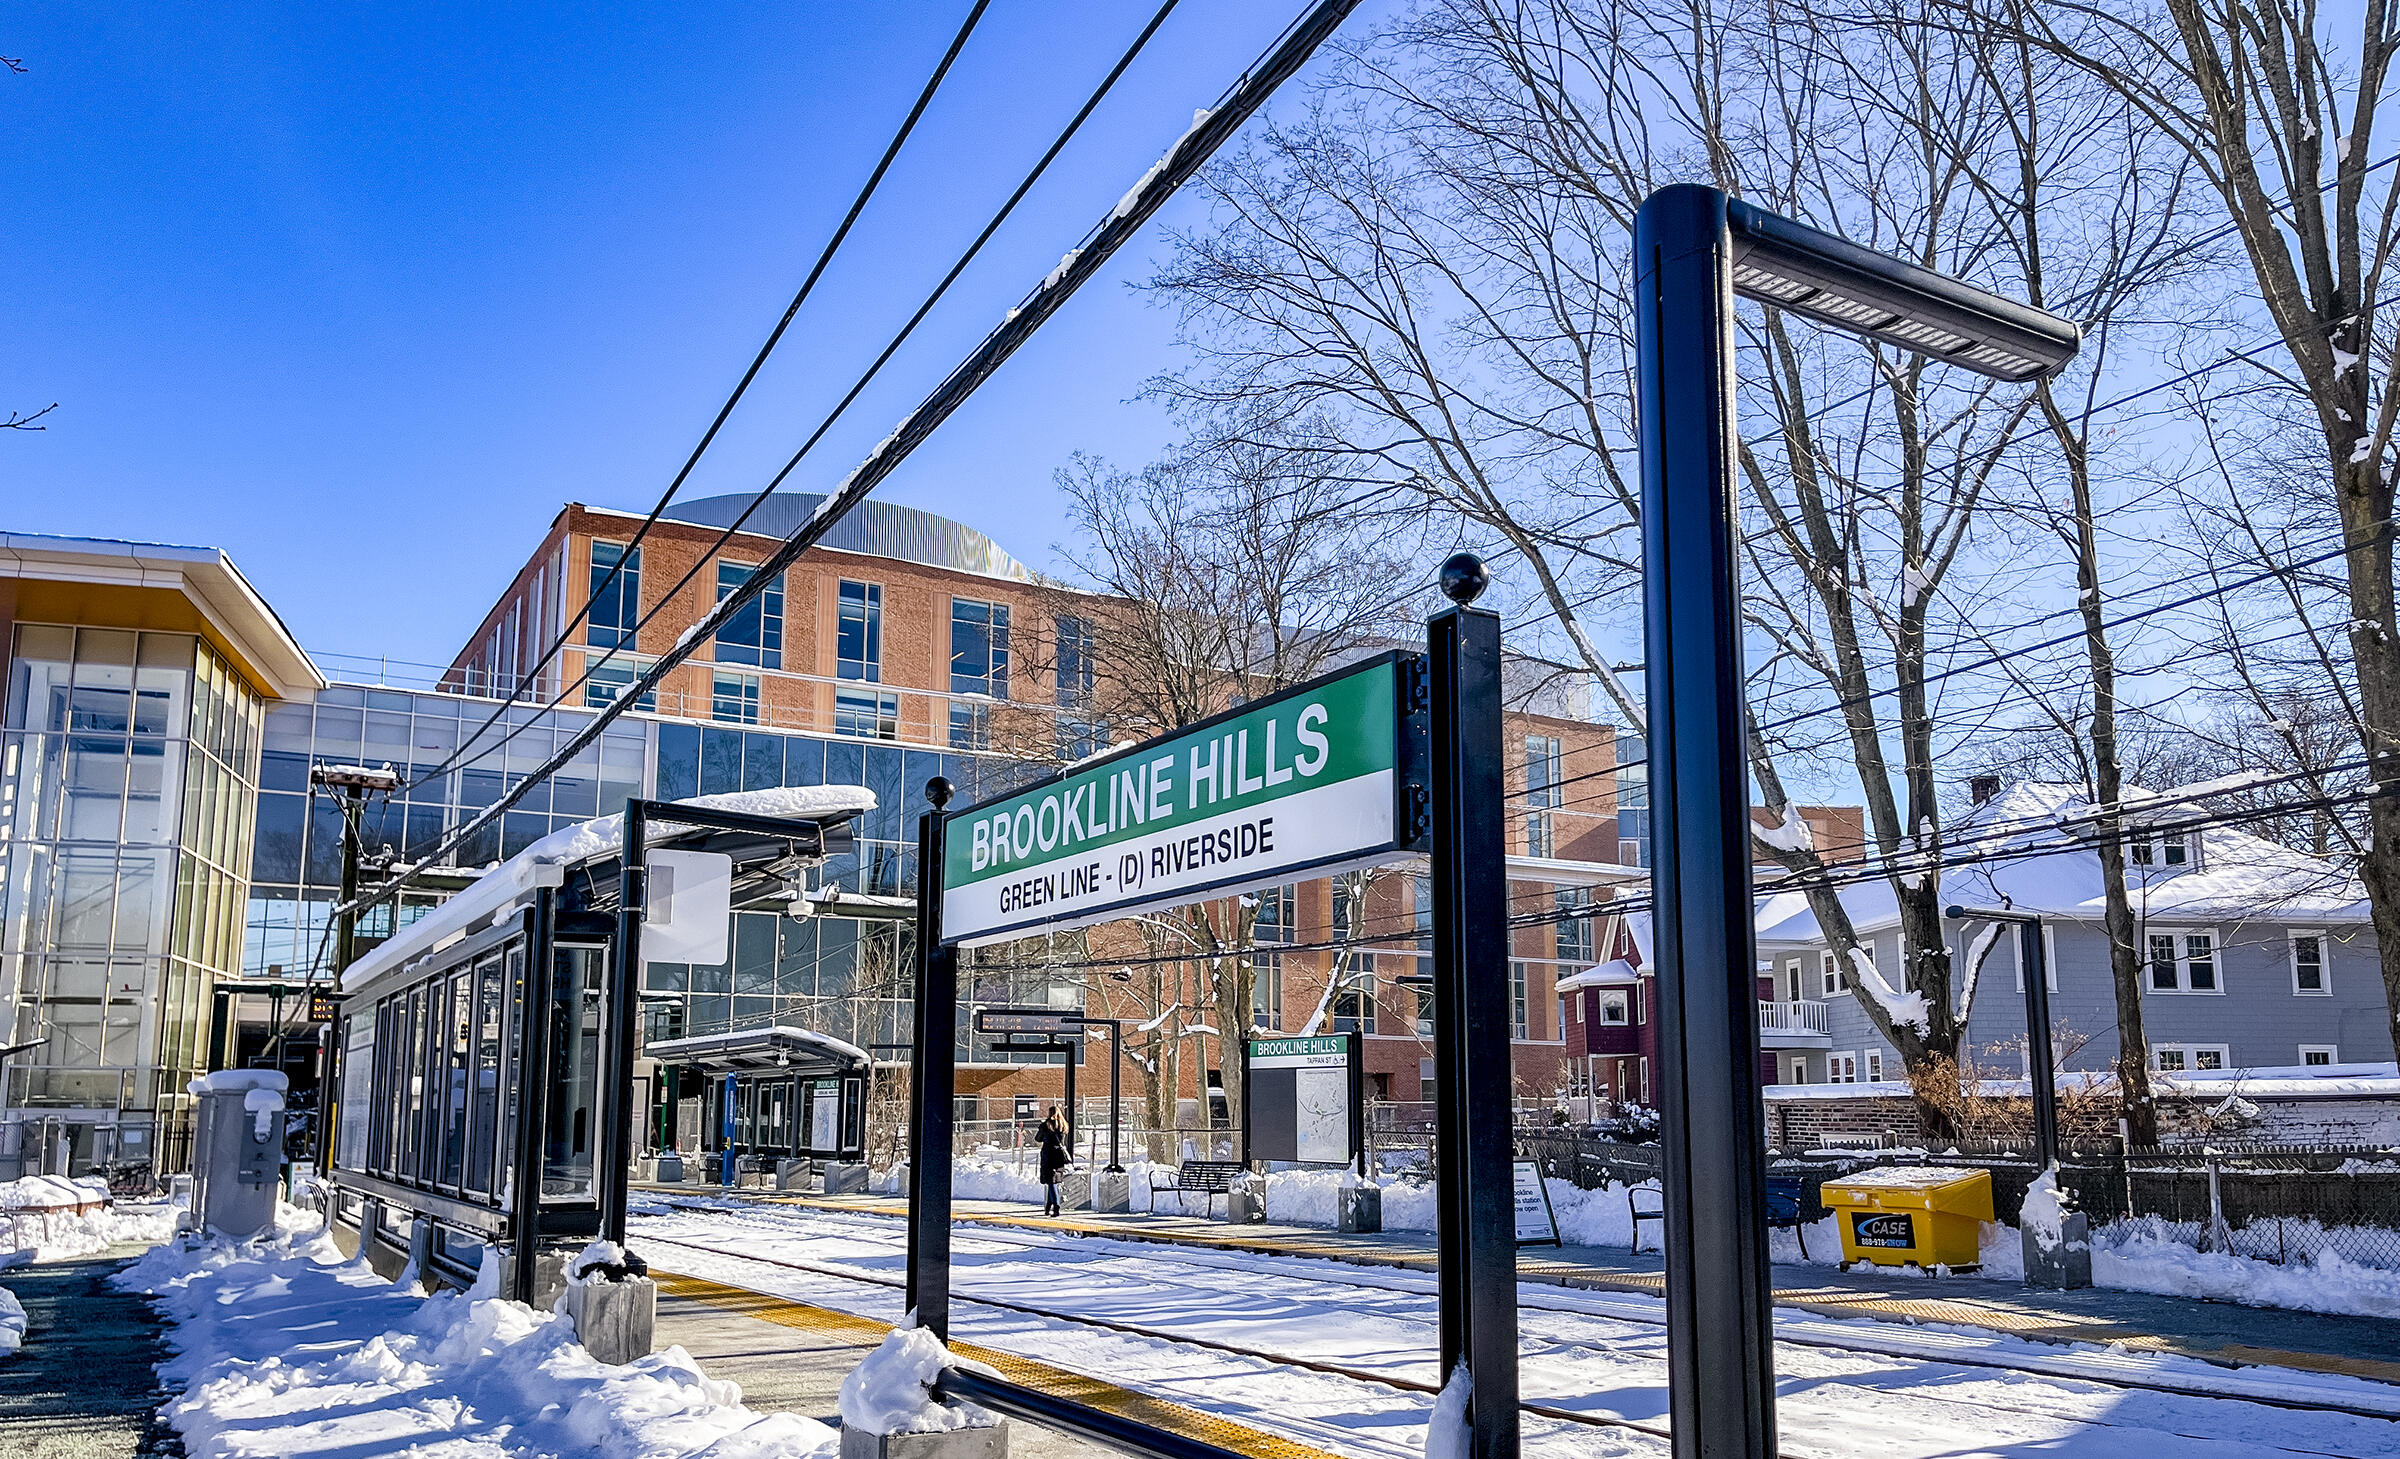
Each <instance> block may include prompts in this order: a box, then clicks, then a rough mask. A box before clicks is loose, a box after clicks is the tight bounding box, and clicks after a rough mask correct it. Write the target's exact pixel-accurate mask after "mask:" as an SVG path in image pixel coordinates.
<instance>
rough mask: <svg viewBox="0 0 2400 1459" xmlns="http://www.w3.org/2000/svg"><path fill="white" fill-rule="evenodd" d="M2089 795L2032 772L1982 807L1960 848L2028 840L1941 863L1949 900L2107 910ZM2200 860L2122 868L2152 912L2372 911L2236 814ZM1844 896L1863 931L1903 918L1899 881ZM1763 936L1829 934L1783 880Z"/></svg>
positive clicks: (2197, 796) (2293, 916) (2158, 917)
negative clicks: (2000, 855) (2235, 821)
mask: <svg viewBox="0 0 2400 1459" xmlns="http://www.w3.org/2000/svg"><path fill="white" fill-rule="evenodd" d="M2234 788H2238V786H2237V785H2235V784H2233V783H2231V782H2225V781H2210V782H2207V783H2206V784H2203V785H2194V786H2185V787H2182V788H2180V789H2177V790H2169V791H2157V792H2153V791H2140V790H2129V791H2127V792H2126V794H2125V796H2124V799H2125V801H2126V802H2127V803H2128V804H2129V805H2138V806H2139V807H2140V808H2141V810H2142V811H2144V812H2153V811H2155V812H2156V813H2158V814H2161V815H2163V816H2164V817H2165V818H2166V819H2167V820H2168V821H2169V822H2170V823H2172V822H2175V821H2179V820H2184V819H2189V818H2191V817H2193V816H2195V815H2198V814H2204V813H2205V807H2204V806H2202V805H2199V804H2197V802H2200V801H2202V800H2204V799H2205V798H2206V797H2208V796H2212V795H2216V794H2220V793H2223V792H2224V791H2226V790H2229V789H2234ZM2092 815H2093V808H2092V799H2091V796H2090V795H2089V793H2088V792H2087V791H2086V789H2085V788H2084V787H2083V786H2080V785H2060V784H2052V783H2045V782H2040V781H2028V782H2024V783H2021V784H2017V785H2014V786H2011V787H2009V788H2008V789H2007V790H2005V791H2003V792H2001V793H2000V794H1999V795H1996V796H1994V797H1993V798H1992V799H1990V800H1988V801H1985V802H1984V803H1983V804H1982V805H1979V806H1976V807H1974V808H1973V809H1972V810H1970V811H1968V812H1967V813H1966V814H1965V815H1963V816H1961V817H1959V818H1958V820H1956V821H1954V822H1953V823H1952V824H1951V825H1950V827H1949V829H1948V830H1947V831H1946V832H1945V833H1944V835H1943V838H1942V844H1943V848H1944V850H1945V851H1946V852H1947V853H1948V854H1950V855H1953V856H1960V857H1965V856H1979V855H1985V854H1988V853H1991V852H2019V851H2022V852H2025V853H2027V854H2024V855H2010V856H2007V857H2005V858H2004V859H1999V860H1992V861H1984V862H1978V863H1975V864H1971V865H1966V866H1956V867H1949V868H1946V869H1944V871H1943V872H1942V898H1943V901H1944V902H1945V903H1965V904H1967V905H1970V906H1993V905H1997V904H1998V903H2000V902H2001V901H2002V899H2003V898H2005V899H2006V901H2007V903H2008V905H2009V906H2011V907H2013V908H2015V909H2016V910H2018V911H2022V912H2033V913H2038V914H2040V915H2042V916H2045V917H2059V918H2066V919H2079V920H2085V921H2098V920H2099V919H2100V917H2101V915H2102V911H2103V895H2104V894H2103V892H2102V889H2101V883H2100V856H2099V853H2098V851H2097V850H2096V849H2095V847H2094V845H2093V841H2092V834H2093V833H2092ZM2199 837H2200V857H2199V864H2198V865H2197V866H2194V867H2191V868H2188V869H2187V868H2180V867H2164V866H2160V867H2143V866H2137V865H2131V864H2128V865H2127V866H2126V868H2125V873H2126V881H2127V890H2128V891H2129V892H2130V894H2131V896H2132V899H2133V907H2134V913H2135V915H2137V916H2139V917H2142V918H2145V919H2147V920H2151V921H2201V920H2212V919H2220V918H2242V919H2253V918H2265V919H2270V920H2276V921H2285V922H2349V923H2363V922H2365V921H2366V920H2367V904H2366V891H2365V888H2363V887H2362V886H2360V884H2359V882H2358V878H2357V877H2356V876H2354V875H2352V874H2351V873H2349V872H2347V871H2344V870H2343V869H2342V868H2340V867H2339V866H2336V865H2334V864H2333V863H2332V862H2329V861H2324V860H2321V859H2319V858H2317V857H2314V856H2310V855H2307V854H2306V853H2304V852H2299V851H2294V850H2292V849H2291V848H2290V847H2287V846H2281V845H2278V844H2276V843H2275V842H2273V841H2268V840H2265V839H2263V838H2261V837H2257V836H2253V835H2250V834H2249V833H2248V832H2246V831H2241V830H2237V829H2235V828H2234V827H2231V826H2205V827H2201V828H2200V830H2199ZM1841 898H1842V905H1843V906H1844V907H1846V908H1848V909H1849V912H1850V921H1851V924H1852V925H1853V926H1855V927H1856V928H1857V929H1858V930H1859V931H1860V932H1862V933H1872V932H1880V931H1885V930H1888V929H1889V928H1892V927H1894V926H1897V925H1898V923H1899V920H1900V918H1899V910H1898V906H1897V903H1896V902H1895V900H1894V898H1893V895H1892V887H1891V883H1890V882H1888V881H1884V880H1876V881H1871V882H1864V883H1861V884H1860V885H1857V886H1854V887H1848V888H1845V889H1844V890H1843V891H1842V893H1841ZM1757 915H1758V940H1759V943H1760V945H1761V946H1762V947H1766V948H1769V949H1777V948H1788V947H1804V946H1810V945H1814V944H1818V943H1821V942H1822V941H1823V940H1824V935H1823V933H1822V931H1821V930H1820V929H1819V928H1818V926H1817V919H1816V915H1815V914H1814V913H1812V912H1811V911H1809V909H1808V899H1807V898H1806V897H1805V896H1804V895H1802V894H1801V893H1799V892H1777V893H1774V894H1773V895H1770V896H1767V897H1764V898H1762V899H1761V900H1760V901H1759V903H1758V913H1757Z"/></svg>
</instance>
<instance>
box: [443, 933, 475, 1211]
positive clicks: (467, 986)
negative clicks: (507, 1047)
mask: <svg viewBox="0 0 2400 1459" xmlns="http://www.w3.org/2000/svg"><path fill="white" fill-rule="evenodd" d="M471 979H472V974H471V973H470V972H469V971H467V970H465V969H461V970H460V971H458V972H456V973H453V974H452V975H451V976H450V1001H449V1005H448V1017H447V1020H446V1022H445V1023H444V1024H443V1028H444V1030H445V1031H446V1032H447V1034H448V1045H449V1047H448V1051H447V1052H448V1057H447V1058H445V1059H444V1060H443V1069H442V1074H443V1100H442V1111H443V1131H442V1184H444V1185H446V1186H451V1187H453V1188H455V1187H456V1186H457V1185H458V1184H459V1178H460V1176H461V1174H462V1172H463V1171H464V1169H465V1166H466V1158H467V1097H468V1090H469V1084H470V1080H471V1078H472V1076H473V1072H474V1052H475V991H474V987H473V984H472V981H471Z"/></svg>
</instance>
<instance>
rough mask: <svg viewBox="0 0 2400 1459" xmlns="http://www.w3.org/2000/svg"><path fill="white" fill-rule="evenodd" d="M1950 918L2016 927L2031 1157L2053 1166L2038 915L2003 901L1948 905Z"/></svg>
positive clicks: (2053, 1095) (2053, 1073)
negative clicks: (1994, 904)
mask: <svg viewBox="0 0 2400 1459" xmlns="http://www.w3.org/2000/svg"><path fill="white" fill-rule="evenodd" d="M1942 915H1943V916H1945V917H1947V918H1949V919H1950V920H1951V921H1953V922H1965V921H1969V920H1973V921H1979V922H2008V923H2013V924H2015V926H2016V929H2017V965H2018V966H2019V967H2022V968H2023V969H2024V970H2025V1075H2026V1078H2027V1079H2028V1080H2029V1081H2031V1083H2032V1085H2033V1163H2034V1166H2035V1168H2036V1169H2040V1170H2055V1169H2057V1168H2058V1071H2057V1067H2056V1065H2055V1064H2054V1063H2053V1062H2052V1055H2051V1051H2050V986H2049V984H2050V960H2049V957H2048V955H2047V949H2045V948H2044V947H2043V946H2042V919H2041V918H2040V917H2039V916H2037V915H2036V914H2034V913H2032V912H2018V911H2014V910H2012V909H2010V908H2007V907H1961V906H1956V905H1952V906H1948V907H1944V908H1943V909H1942Z"/></svg>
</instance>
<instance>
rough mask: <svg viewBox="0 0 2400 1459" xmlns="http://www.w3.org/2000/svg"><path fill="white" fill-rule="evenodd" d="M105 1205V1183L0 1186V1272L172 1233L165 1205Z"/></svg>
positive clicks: (60, 1180)
mask: <svg viewBox="0 0 2400 1459" xmlns="http://www.w3.org/2000/svg"><path fill="white" fill-rule="evenodd" d="M107 1202H108V1182H107V1181H104V1180H96V1179H91V1178H88V1177H87V1178H85V1179H82V1180H69V1179H67V1178H66V1177H65V1176H63V1175H29V1176H26V1177H25V1178H23V1179H22V1180H9V1181H0V1267H11V1266H18V1265H22V1264H23V1263H25V1262H29V1261H63V1260H65V1259H66V1258H68V1257H74V1256H84V1255H88V1254H89V1253H91V1252H95V1251H104V1250H106V1249H107V1248H108V1247H110V1246H111V1245H114V1244H115V1243H117V1242H120V1241H138V1242H156V1241H164V1240H166V1239H167V1237H168V1236H169V1235H170V1234H171V1233H172V1232H173V1231H174V1230H175V1208H174V1207H172V1206H170V1205H168V1204H167V1203H166V1202H164V1201H140V1202H120V1203H118V1204H116V1205H114V1206H110V1205H108V1204H107Z"/></svg>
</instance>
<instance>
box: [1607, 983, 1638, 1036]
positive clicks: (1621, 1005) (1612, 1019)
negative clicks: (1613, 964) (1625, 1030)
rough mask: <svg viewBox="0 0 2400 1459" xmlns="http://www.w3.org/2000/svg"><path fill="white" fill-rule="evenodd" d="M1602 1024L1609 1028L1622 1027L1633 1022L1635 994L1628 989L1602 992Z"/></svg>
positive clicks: (1611, 989) (1610, 989) (1609, 989)
mask: <svg viewBox="0 0 2400 1459" xmlns="http://www.w3.org/2000/svg"><path fill="white" fill-rule="evenodd" d="M1600 1022H1601V1023H1602V1025H1604V1026H1608V1027H1622V1026H1624V1025H1625V1024H1628V1023H1631V1022H1633V992H1632V990H1631V989H1628V988H1603V989H1601V990H1600Z"/></svg>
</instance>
